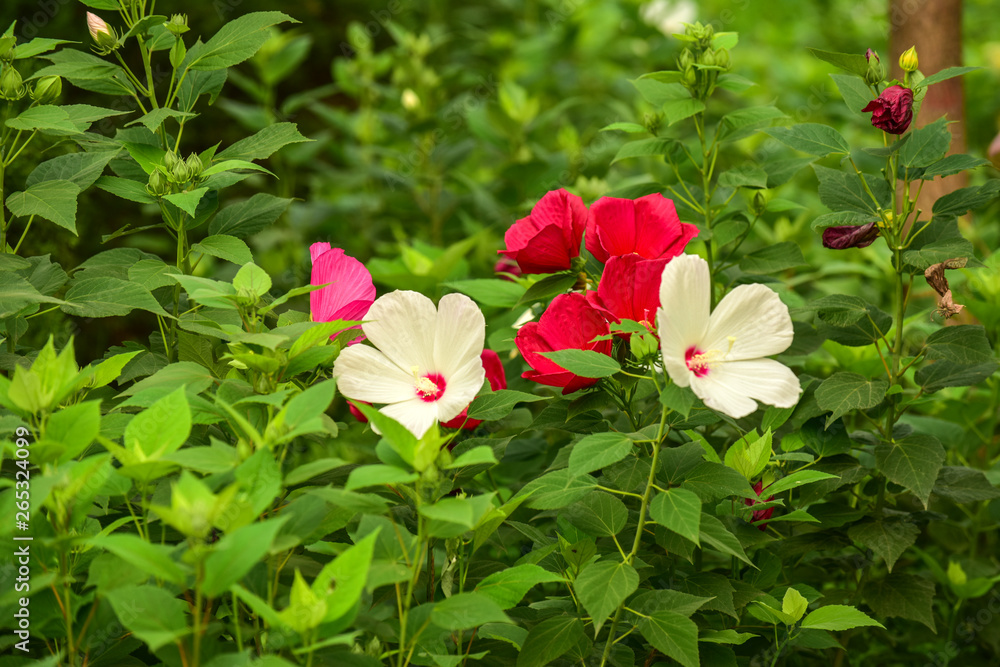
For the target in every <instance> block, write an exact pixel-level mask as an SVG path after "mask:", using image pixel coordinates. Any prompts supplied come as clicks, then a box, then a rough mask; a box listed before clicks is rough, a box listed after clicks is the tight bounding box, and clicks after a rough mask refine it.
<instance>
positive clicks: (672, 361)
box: [656, 255, 712, 387]
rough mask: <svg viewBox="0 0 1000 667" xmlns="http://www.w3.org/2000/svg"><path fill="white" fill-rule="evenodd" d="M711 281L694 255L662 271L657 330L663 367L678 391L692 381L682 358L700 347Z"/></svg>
mask: <svg viewBox="0 0 1000 667" xmlns="http://www.w3.org/2000/svg"><path fill="white" fill-rule="evenodd" d="M711 289H712V280H711V277H710V276H709V272H708V263H707V262H706V261H705V260H703V259H702V258H701V257H698V256H697V255H680V256H678V257H674V258H673V259H672V260H670V262H668V263H667V265H666V266H665V267H664V268H663V276H662V278H661V279H660V308H659V310H657V311H656V328H657V332H658V333H659V336H660V349H661V350H662V352H663V365H664V367H665V368H666V370H667V374H668V375H669V376H670V378H671V379H672V380H673V381H674V382H676V383H677V384H678V385H680V386H681V387H686V386H688V384H689V383H690V381H691V376H692V373H691V372H690V371H689V370H688V367H687V364H686V363H685V360H684V354H685V352H687V350H688V348H690V347H691V346H692V345H698V344H699V343H701V341H702V339H703V338H704V336H705V331H706V329H707V328H708V322H709V308H710V299H711V292H710V290H711Z"/></svg>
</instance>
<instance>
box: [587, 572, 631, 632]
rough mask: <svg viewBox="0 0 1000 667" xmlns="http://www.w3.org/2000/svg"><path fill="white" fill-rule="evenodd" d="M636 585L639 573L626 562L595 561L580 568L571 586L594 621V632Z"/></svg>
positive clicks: (597, 630) (598, 630)
mask: <svg viewBox="0 0 1000 667" xmlns="http://www.w3.org/2000/svg"><path fill="white" fill-rule="evenodd" d="M638 587H639V574H638V573H637V572H636V571H635V569H634V568H633V567H632V566H631V565H628V564H627V563H621V562H618V563H615V562H612V561H598V562H596V563H591V564H590V565H587V566H586V567H584V568H583V570H581V571H580V574H578V575H577V577H576V581H574V582H573V588H574V590H575V591H576V596H577V599H578V600H579V601H580V604H582V605H583V608H584V609H586V610H587V613H589V614H590V616H591V618H592V619H593V621H594V635H595V636H597V634H598V633H599V632H600V630H601V626H602V625H604V621H606V620H608V617H609V616H611V614H612V612H614V610H615V609H617V608H618V605H620V604H622V603H623V602H624V601H625V599H626V598H627V597H628V596H630V595H632V593H634V592H635V591H636V589H637V588H638Z"/></svg>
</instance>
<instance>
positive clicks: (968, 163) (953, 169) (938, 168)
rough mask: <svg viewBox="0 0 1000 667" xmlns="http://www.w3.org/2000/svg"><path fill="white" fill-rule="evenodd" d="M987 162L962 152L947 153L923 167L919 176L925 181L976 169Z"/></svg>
mask: <svg viewBox="0 0 1000 667" xmlns="http://www.w3.org/2000/svg"><path fill="white" fill-rule="evenodd" d="M988 164H990V161H989V160H984V159H982V158H978V157H972V156H971V155H965V154H964V153H959V154H956V155H948V156H946V157H945V158H943V159H941V160H938V161H937V162H935V163H933V164H931V165H929V166H928V167H927V168H926V169H924V173H923V174H922V175H921V178H922V179H924V180H925V181H929V180H931V179H933V178H937V177H939V176H940V177H945V176H952V175H954V174H958V173H961V172H963V171H967V170H969V169H976V168H977V167H982V166H985V165H988Z"/></svg>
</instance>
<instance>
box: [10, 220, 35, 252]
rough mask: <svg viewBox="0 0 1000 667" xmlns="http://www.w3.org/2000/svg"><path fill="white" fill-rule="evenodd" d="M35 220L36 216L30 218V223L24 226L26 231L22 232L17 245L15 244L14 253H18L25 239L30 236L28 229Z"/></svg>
mask: <svg viewBox="0 0 1000 667" xmlns="http://www.w3.org/2000/svg"><path fill="white" fill-rule="evenodd" d="M34 221H35V216H31V217H29V218H28V224H26V225H25V226H24V231H23V232H21V238H20V240H18V242H17V245H16V246H14V251H13V254H15V255H16V254H17V251H18V250H19V249H20V248H21V244H22V243H24V239H25V238H26V237H27V236H28V230H29V229H31V223H32V222H34Z"/></svg>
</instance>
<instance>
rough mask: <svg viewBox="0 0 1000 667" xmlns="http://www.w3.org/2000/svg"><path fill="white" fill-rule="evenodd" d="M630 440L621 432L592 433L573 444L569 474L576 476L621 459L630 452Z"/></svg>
mask: <svg viewBox="0 0 1000 667" xmlns="http://www.w3.org/2000/svg"><path fill="white" fill-rule="evenodd" d="M632 446H633V443H632V440H631V439H629V438H628V437H627V436H625V435H623V434H621V433H594V434H592V435H588V436H586V437H584V438H583V439H581V440H580V441H579V442H577V443H576V444H575V445H573V449H572V451H570V454H569V475H570V476H571V477H578V476H580V475H583V474H585V473H589V472H593V471H595V470H600V469H602V468H604V467H605V466H609V465H611V464H612V463H617V462H618V461H621V460H622V459H624V458H625V457H626V456H628V455H629V454H630V453H631V452H632Z"/></svg>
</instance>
